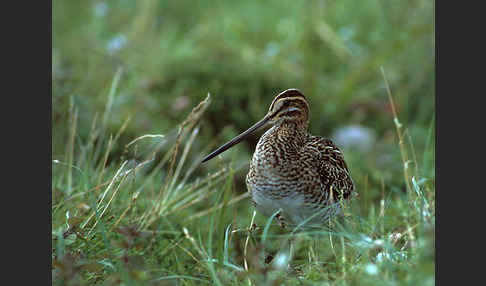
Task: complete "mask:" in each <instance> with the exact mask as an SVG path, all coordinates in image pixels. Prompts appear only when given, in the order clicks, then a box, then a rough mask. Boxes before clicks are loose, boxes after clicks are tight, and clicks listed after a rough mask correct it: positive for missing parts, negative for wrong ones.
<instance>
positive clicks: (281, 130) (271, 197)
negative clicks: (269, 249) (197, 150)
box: [202, 88, 355, 229]
mask: <svg viewBox="0 0 486 286" xmlns="http://www.w3.org/2000/svg"><path fill="white" fill-rule="evenodd" d="M309 112H310V110H309V102H308V100H307V98H306V97H305V96H304V95H303V94H302V92H300V91H299V90H298V89H295V88H291V89H287V90H285V91H283V92H281V93H279V94H278V95H277V96H275V98H274V99H273V101H272V103H271V104H270V107H269V109H268V112H267V114H266V115H265V116H264V117H263V118H262V119H261V120H260V121H258V122H257V123H255V124H254V125H253V126H251V127H250V128H249V129H248V130H246V131H244V132H243V133H241V134H240V135H238V136H236V137H235V138H233V139H232V140H230V141H229V142H227V143H226V144H224V145H222V146H221V147H219V148H217V149H216V150H214V151H213V152H212V153H210V154H209V155H207V156H206V157H204V158H203V160H202V163H204V162H207V161H208V160H210V159H212V158H214V157H215V156H217V155H218V154H221V153H222V152H224V151H226V150H228V149H229V148H231V147H233V146H235V145H236V144H238V143H240V142H241V141H243V140H244V139H245V138H247V137H248V136H249V135H250V134H252V133H253V132H255V131H256V130H258V129H260V128H262V127H263V126H266V125H271V128H269V129H268V130H267V131H266V132H265V133H264V134H263V135H262V136H261V137H260V139H259V141H258V143H257V145H256V148H255V152H254V153H253V156H252V159H251V161H250V167H249V171H248V174H247V176H246V186H247V189H248V192H250V195H251V199H252V202H253V204H254V206H255V207H256V210H257V212H260V213H262V214H263V215H265V216H267V217H272V216H275V217H276V218H277V220H278V223H279V225H280V226H281V227H282V228H284V229H285V228H287V227H289V226H292V227H296V226H301V225H306V226H310V227H312V226H322V225H324V224H325V223H326V222H328V221H329V219H330V218H332V217H335V216H337V215H339V214H340V213H341V212H342V203H343V202H346V201H348V200H349V199H350V197H351V194H353V192H354V189H355V186H354V183H353V180H352V178H351V176H350V173H349V169H348V166H347V164H346V161H345V160H344V155H343V153H342V151H341V150H340V149H339V148H338V147H337V146H336V145H335V144H334V143H333V141H332V140H331V139H328V138H324V137H321V136H314V135H311V134H310V133H309V119H310V118H309V117H310V114H309Z"/></svg>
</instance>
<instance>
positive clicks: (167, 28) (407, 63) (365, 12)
mask: <svg viewBox="0 0 486 286" xmlns="http://www.w3.org/2000/svg"><path fill="white" fill-rule="evenodd" d="M135 3H136V4H135ZM176 3H178V4H176ZM211 3H212V5H208V6H204V5H202V4H201V3H199V2H197V3H196V2H195V3H192V2H184V1H181V2H170V1H169V2H156V1H137V2H131V1H118V2H116V1H115V2H103V1H88V2H85V1H84V2H83V1H81V2H76V1H57V2H54V3H53V51H52V52H53V73H52V78H53V94H52V107H53V110H52V113H53V117H52V118H53V121H52V126H53V137H52V143H53V144H52V146H53V147H52V209H51V217H52V265H53V268H52V278H53V285H205V284H208V285H281V284H284V285H314V284H318V285H433V284H434V280H435V261H434V259H435V253H434V242H435V237H434V234H435V157H434V153H435V146H434V137H435V129H434V125H435V122H434V53H433V46H434V43H433V5H432V4H430V3H429V2H428V1H409V2H400V3H398V2H397V3H393V5H392V3H391V2H390V3H388V2H383V1H375V2H372V1H366V2H359V3H358V2H356V1H339V2H333V1H307V2H306V4H304V3H303V2H302V3H294V2H290V1H284V2H282V1H267V2H265V3H264V4H262V3H259V2H252V1H244V2H241V3H232V4H230V3H229V2H226V1H213V2H211ZM289 87H297V88H299V89H301V90H303V91H304V93H305V94H306V96H307V97H308V98H309V100H310V101H311V123H310V128H311V132H312V133H313V134H316V135H324V136H327V137H331V139H334V138H333V136H332V135H333V134H334V132H335V131H336V130H338V129H340V128H341V127H342V126H344V125H360V126H366V127H368V128H369V129H371V130H373V132H374V134H375V140H374V141H373V144H372V145H371V147H369V148H368V149H366V150H363V149H359V148H355V147H353V146H350V147H343V148H342V149H343V152H344V155H345V158H346V161H347V163H348V166H349V168H350V171H351V175H352V176H353V179H354V181H355V184H356V185H357V194H358V195H357V197H355V198H353V199H352V200H351V201H350V202H349V203H348V204H347V205H345V211H344V216H342V217H340V218H337V219H335V220H333V221H331V222H330V223H329V224H328V225H326V226H323V227H322V229H312V230H307V229H305V230H299V231H296V232H294V233H291V232H286V231H283V230H281V229H280V228H279V227H278V225H277V223H276V222H275V221H274V220H272V219H271V218H266V217H263V216H262V215H261V214H259V213H256V212H255V211H254V208H253V206H252V205H251V203H250V200H249V196H248V193H247V192H246V187H245V184H244V176H245V175H246V172H247V170H248V161H249V158H250V155H251V152H252V149H253V148H254V145H255V144H256V140H257V139H258V136H255V137H254V138H250V139H249V140H248V141H246V142H244V143H242V144H239V145H238V146H237V147H235V148H233V149H232V150H230V151H228V152H226V153H225V154H224V155H223V156H222V157H221V158H224V159H221V158H215V159H214V160H212V161H210V162H208V164H204V165H200V164H199V162H200V160H201V159H202V157H203V156H204V155H207V154H208V153H209V152H210V151H211V150H213V148H215V147H217V146H218V145H219V144H221V143H223V142H225V140H227V139H230V138H231V137H232V136H234V135H236V134H237V133H238V132H240V131H242V130H244V129H246V128H247V127H248V126H250V124H252V123H254V122H255V121H256V120H257V119H259V117H261V116H262V115H263V114H264V113H265V110H266V109H267V108H268V104H269V103H270V101H271V98H272V97H273V95H274V94H276V93H277V92H279V91H281V90H283V89H285V88H289ZM290 241H291V243H289V242H290Z"/></svg>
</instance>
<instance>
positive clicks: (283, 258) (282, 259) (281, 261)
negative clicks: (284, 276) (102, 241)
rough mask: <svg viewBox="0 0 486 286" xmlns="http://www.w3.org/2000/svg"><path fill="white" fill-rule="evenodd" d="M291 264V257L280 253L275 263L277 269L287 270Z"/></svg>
mask: <svg viewBox="0 0 486 286" xmlns="http://www.w3.org/2000/svg"><path fill="white" fill-rule="evenodd" d="M288 262H289V256H288V255H287V254H286V253H279V254H277V257H275V260H274V262H273V265H274V266H275V268H277V269H286V268H287V266H288Z"/></svg>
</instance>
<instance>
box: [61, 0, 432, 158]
mask: <svg viewBox="0 0 486 286" xmlns="http://www.w3.org/2000/svg"><path fill="white" fill-rule="evenodd" d="M433 9H434V2H433V1H346V0H344V1H261V2H260V1H150V0H149V1H128V0H120V1H53V19H52V23H53V25H52V118H53V120H52V126H53V142H52V143H53V145H52V146H53V147H52V149H53V155H54V156H56V155H60V154H61V153H62V152H63V151H64V146H65V145H66V140H67V138H68V137H69V136H68V130H69V128H68V110H69V106H70V104H74V105H76V106H78V107H79V123H78V132H79V136H81V137H86V136H87V134H88V133H89V130H90V125H91V122H92V119H93V116H94V114H95V113H96V112H99V113H101V112H103V111H104V109H105V105H106V101H107V97H108V93H109V88H110V86H111V82H112V80H113V77H114V75H115V73H116V71H117V69H118V68H120V67H121V68H122V69H123V74H122V77H121V79H120V83H119V86H118V89H117V94H116V98H115V100H114V102H113V106H112V109H111V111H112V112H111V114H110V116H109V126H110V127H111V131H112V132H113V133H115V132H116V131H117V130H118V129H119V128H120V125H121V124H122V123H123V122H124V121H125V120H126V119H127V118H128V117H130V118H131V120H130V123H129V125H128V126H127V130H126V132H124V134H123V135H122V136H123V138H121V139H120V142H122V143H127V142H129V141H130V140H132V139H133V138H135V137H138V136H140V135H142V134H146V133H151V134H154V133H156V134H159V133H162V134H165V133H167V132H168V131H169V130H171V129H173V128H175V127H176V126H177V124H179V123H180V122H181V121H182V120H183V119H184V118H185V116H187V114H188V113H189V112H190V110H191V109H192V108H193V107H194V106H195V105H196V104H197V103H199V102H200V101H201V100H203V99H204V98H205V96H206V95H207V93H210V94H211V95H212V103H211V106H210V108H209V110H208V111H207V113H206V115H205V117H204V121H205V123H204V124H202V126H203V130H202V132H201V135H200V137H199V141H198V143H197V144H201V145H204V144H207V142H208V141H209V140H210V139H211V138H215V136H216V138H217V142H215V143H214V144H220V143H222V142H223V141H225V140H226V139H229V138H230V137H231V136H232V135H234V134H236V132H240V131H243V130H245V129H246V128H247V127H249V126H250V124H252V123H254V122H256V120H258V119H260V118H261V117H262V116H263V115H264V114H265V112H266V111H267V109H268V106H269V104H270V103H271V101H272V98H273V97H274V96H275V95H276V94H278V93H279V92H281V91H283V90H285V89H287V88H298V89H300V90H301V91H302V92H303V93H304V94H305V95H306V96H307V97H308V99H309V101H310V102H311V124H310V131H311V132H312V133H313V134H316V135H322V136H328V137H331V135H332V134H333V132H335V131H336V130H337V129H338V128H339V127H342V126H345V125H352V124H353V125H356V124H358V125H362V126H365V127H367V128H370V129H371V130H372V131H373V132H374V133H376V136H377V137H376V138H377V140H378V141H380V140H386V139H387V138H388V137H393V136H394V134H393V133H394V125H393V121H392V115H391V112H390V108H389V103H388V98H387V96H386V90H385V86H384V80H383V77H382V75H381V73H380V67H381V66H382V67H383V68H384V70H385V72H386V75H387V78H388V81H389V82H390V86H391V89H392V93H393V96H394V98H395V103H396V104H397V107H398V112H399V118H400V120H401V121H402V122H405V123H406V124H407V125H408V127H409V128H410V133H411V135H412V136H413V137H414V138H417V139H419V140H417V142H416V145H417V146H415V148H416V149H418V150H422V149H423V148H424V146H423V144H424V142H425V140H421V138H424V137H425V136H426V135H427V130H429V129H430V127H431V126H433V124H434V123H433V119H434V116H435V115H434V81H435V74H434V62H435V58H434V13H433V11H434V10H433ZM226 127H227V128H229V130H230V131H228V129H225V128H226ZM258 135H259V134H257V135H256V136H255V137H254V138H252V139H250V140H249V141H247V142H248V143H247V149H246V151H247V152H250V151H252V150H251V148H253V146H254V145H255V144H256V142H257V140H258ZM122 145H123V144H120V146H122ZM241 148H243V147H241ZM241 148H240V149H241ZM418 153H420V152H418ZM245 156H247V155H245Z"/></svg>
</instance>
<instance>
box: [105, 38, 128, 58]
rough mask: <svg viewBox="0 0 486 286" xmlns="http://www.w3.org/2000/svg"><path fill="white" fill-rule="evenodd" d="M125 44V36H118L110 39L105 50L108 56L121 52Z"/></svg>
mask: <svg viewBox="0 0 486 286" xmlns="http://www.w3.org/2000/svg"><path fill="white" fill-rule="evenodd" d="M126 43H127V37H125V35H118V36H115V37H113V38H111V40H110V41H108V44H107V45H106V49H107V50H108V52H109V53H110V54H114V53H116V52H118V51H119V50H121V49H122V48H123V47H124V46H125V45H126Z"/></svg>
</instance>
